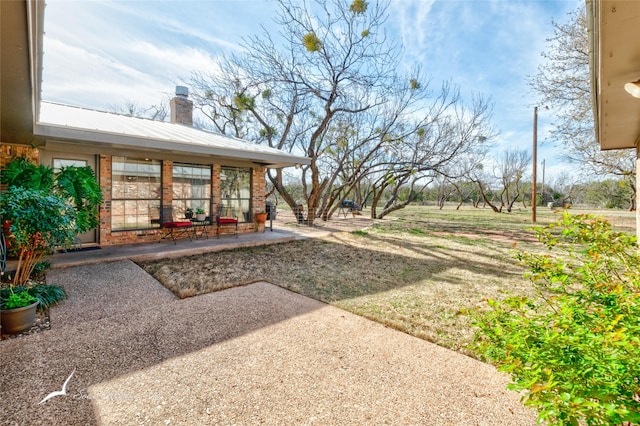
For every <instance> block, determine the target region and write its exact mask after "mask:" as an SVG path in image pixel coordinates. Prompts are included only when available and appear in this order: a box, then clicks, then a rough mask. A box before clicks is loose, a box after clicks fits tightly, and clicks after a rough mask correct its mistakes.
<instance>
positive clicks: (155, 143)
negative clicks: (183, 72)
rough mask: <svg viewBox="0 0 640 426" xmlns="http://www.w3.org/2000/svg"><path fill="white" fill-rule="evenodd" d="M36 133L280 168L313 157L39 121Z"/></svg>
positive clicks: (100, 143) (110, 146)
mask: <svg viewBox="0 0 640 426" xmlns="http://www.w3.org/2000/svg"><path fill="white" fill-rule="evenodd" d="M34 134H35V135H36V136H39V137H42V138H45V139H47V138H49V139H59V140H64V141H68V142H71V143H80V144H83V145H87V144H89V145H92V146H95V147H97V148H98V149H99V148H100V147H103V148H118V147H121V148H126V149H135V150H140V151H158V150H160V151H166V152H175V153H178V152H179V153H186V154H190V155H196V156H214V157H219V158H227V159H233V160H244V161H250V162H253V163H256V164H260V165H262V166H265V167H269V168H274V169H279V168H284V167H292V166H300V165H309V164H310V162H311V160H310V159H309V158H307V157H301V156H296V155H290V154H286V153H283V154H271V153H268V152H250V153H249V152H247V151H243V150H239V149H234V148H220V147H212V146H209V145H204V144H202V145H200V144H187V143H181V142H178V141H163V140H157V139H152V138H144V137H137V136H131V135H127V134H114V133H106V132H98V131H93V130H87V129H78V128H73V127H64V126H57V125H50V124H46V123H36V125H35V126H34Z"/></svg>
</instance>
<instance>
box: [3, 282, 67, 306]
mask: <svg viewBox="0 0 640 426" xmlns="http://www.w3.org/2000/svg"><path fill="white" fill-rule="evenodd" d="M22 292H24V293H27V294H28V295H29V296H30V297H33V301H32V302H31V303H33V302H35V301H36V300H38V301H39V302H40V306H41V307H43V308H48V307H49V306H51V305H55V304H56V303H58V302H59V301H61V300H64V299H66V298H67V293H66V292H65V290H64V288H62V287H60V286H57V285H49V284H36V285H32V286H14V287H5V288H1V289H0V302H2V303H3V304H4V303H5V301H6V300H7V299H9V298H10V297H11V294H12V293H22ZM31 303H29V304H31ZM7 309H9V308H7Z"/></svg>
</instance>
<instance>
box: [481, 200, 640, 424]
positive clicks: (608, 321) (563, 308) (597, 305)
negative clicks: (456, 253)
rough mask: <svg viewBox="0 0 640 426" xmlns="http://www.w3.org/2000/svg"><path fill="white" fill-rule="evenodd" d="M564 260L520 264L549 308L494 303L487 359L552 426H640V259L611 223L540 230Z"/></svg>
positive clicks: (484, 322)
mask: <svg viewBox="0 0 640 426" xmlns="http://www.w3.org/2000/svg"><path fill="white" fill-rule="evenodd" d="M536 233H537V236H538V239H539V241H541V242H543V243H544V244H546V246H547V247H548V248H549V249H550V250H552V249H553V250H556V251H560V252H561V255H556V256H552V255H550V254H535V253H524V252H521V253H519V254H517V255H516V257H517V259H519V260H520V261H521V262H522V263H523V264H524V265H525V266H527V267H528V269H529V272H528V273H527V274H526V276H527V277H528V278H529V279H530V280H531V281H532V283H533V284H534V286H535V287H536V288H537V290H538V295H539V298H537V299H532V298H525V297H515V296H513V297H509V298H507V299H505V300H503V301H494V300H491V301H489V305H490V307H491V309H490V310H489V311H488V312H476V313H475V314H474V316H475V321H476V325H477V326H478V327H479V331H478V333H477V335H476V342H477V349H478V350H479V351H480V353H482V354H484V355H485V356H486V357H487V358H489V359H490V360H491V361H493V362H494V363H496V364H497V366H498V368H499V369H500V370H501V371H505V372H507V373H509V374H510V375H511V378H512V380H513V383H512V384H511V385H510V387H511V388H512V389H514V390H517V391H523V395H524V396H523V400H524V402H525V405H529V406H532V407H534V408H535V409H537V410H538V413H539V419H540V420H541V421H546V422H548V423H549V424H557V425H560V424H562V425H564V424H575V425H577V424H579V422H582V423H584V424H587V425H605V424H606V425H610V424H621V423H625V422H630V423H638V422H640V362H639V360H640V321H639V318H640V255H639V254H638V247H637V245H636V238H635V237H632V236H629V235H626V234H624V233H619V232H614V231H613V230H612V228H611V225H610V224H609V223H608V222H607V221H605V220H604V219H600V218H596V217H594V216H591V215H575V216H572V215H570V214H568V213H565V214H564V216H563V218H562V219H561V220H560V221H559V222H558V223H557V224H552V225H549V226H548V227H546V228H539V229H537V230H536Z"/></svg>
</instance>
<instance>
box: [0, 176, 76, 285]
mask: <svg viewBox="0 0 640 426" xmlns="http://www.w3.org/2000/svg"><path fill="white" fill-rule="evenodd" d="M0 216H1V217H2V219H3V220H6V221H9V222H10V226H9V232H10V235H9V238H8V240H9V242H10V244H11V246H12V247H18V250H19V255H18V267H17V270H16V274H15V276H14V280H13V283H14V284H17V285H22V284H25V283H26V282H27V280H28V279H29V276H30V275H31V273H32V271H33V268H34V267H35V265H36V264H37V263H38V262H39V261H40V259H42V256H43V255H44V254H45V253H46V252H47V250H51V249H53V247H54V246H56V245H60V246H66V245H69V244H72V243H73V241H74V240H75V236H76V228H75V227H74V219H75V212H74V210H73V208H72V206H71V205H70V204H68V203H67V202H66V201H65V200H63V199H62V198H60V197H58V196H55V195H52V194H50V193H47V192H45V191H41V190H35V189H25V188H21V187H17V186H12V187H10V188H9V189H7V190H6V191H4V192H2V194H0Z"/></svg>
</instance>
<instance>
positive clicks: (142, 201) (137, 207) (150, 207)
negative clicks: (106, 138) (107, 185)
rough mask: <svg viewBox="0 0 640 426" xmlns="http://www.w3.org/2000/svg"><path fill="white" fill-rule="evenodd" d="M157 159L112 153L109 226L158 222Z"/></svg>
mask: <svg viewBox="0 0 640 426" xmlns="http://www.w3.org/2000/svg"><path fill="white" fill-rule="evenodd" d="M161 174H162V168H161V162H160V161H157V160H146V159H135V158H126V157H113V158H112V164H111V178H112V184H111V198H112V200H111V229H112V230H113V231H125V230H131V229H149V228H158V227H159V226H160V202H161V193H162V187H161Z"/></svg>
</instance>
